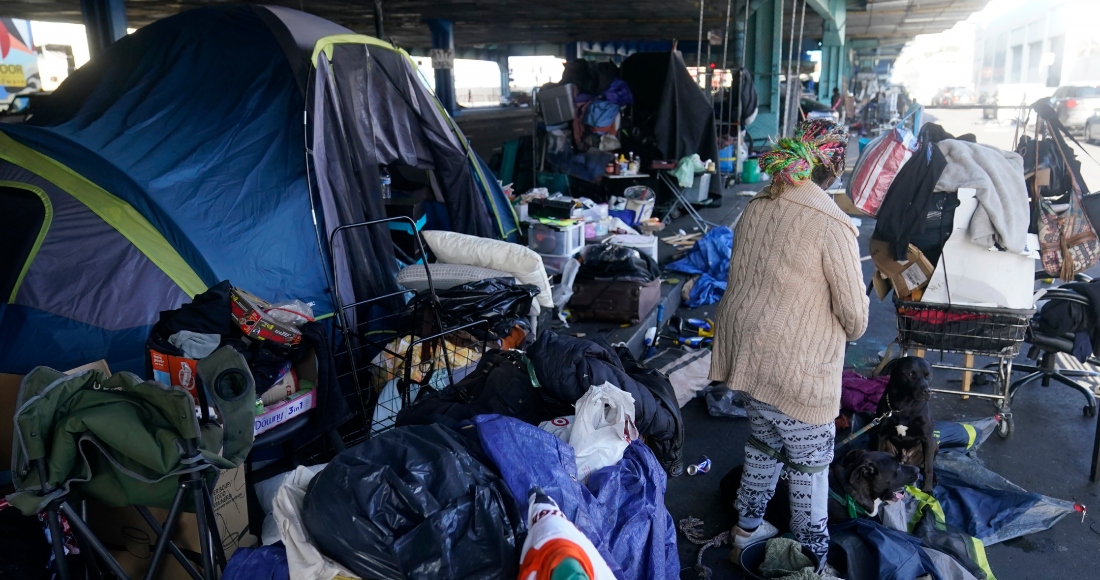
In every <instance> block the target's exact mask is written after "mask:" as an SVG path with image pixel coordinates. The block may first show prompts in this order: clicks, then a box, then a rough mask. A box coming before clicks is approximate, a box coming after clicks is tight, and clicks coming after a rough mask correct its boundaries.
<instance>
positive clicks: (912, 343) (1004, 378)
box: [894, 300, 1035, 439]
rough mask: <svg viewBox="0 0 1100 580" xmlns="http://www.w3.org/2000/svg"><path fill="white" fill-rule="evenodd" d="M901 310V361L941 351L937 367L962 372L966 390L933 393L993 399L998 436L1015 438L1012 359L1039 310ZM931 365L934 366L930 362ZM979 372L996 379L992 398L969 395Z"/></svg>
mask: <svg viewBox="0 0 1100 580" xmlns="http://www.w3.org/2000/svg"><path fill="white" fill-rule="evenodd" d="M894 306H895V308H896V310H897V323H898V344H899V345H900V346H901V351H902V356H905V355H907V354H909V352H910V351H913V352H914V353H915V354H917V355H918V356H924V354H925V351H929V350H931V351H939V352H940V357H939V362H936V363H932V366H933V367H934V368H938V369H947V370H955V371H962V373H963V384H962V389H961V390H951V389H932V391H933V392H936V393H945V394H950V395H959V396H961V397H962V398H964V399H965V398H968V397H970V396H974V397H980V398H984V399H991V400H993V402H994V404H995V405H996V406H997V408H998V409H999V415H1000V417H1001V421H1000V423H999V426H998V429H997V433H998V435H1000V436H1001V437H1002V438H1006V439H1007V438H1008V437H1009V436H1011V435H1012V431H1013V422H1012V411H1011V409H1010V406H1009V403H1010V398H1009V377H1010V376H1011V375H1012V360H1013V359H1014V358H1016V355H1018V354H1019V353H1020V345H1021V344H1022V343H1023V341H1024V336H1025V333H1026V331H1027V327H1028V321H1029V320H1031V317H1032V316H1033V315H1034V314H1035V311H1034V310H1012V309H1008V308H986V307H978V306H960V305H954V304H933V303H927V302H909V301H905V300H895V301H894ZM945 353H959V354H962V355H963V364H962V365H961V366H960V365H954V364H949V363H946V362H944V359H943V355H944V354H945ZM975 356H981V357H989V358H993V359H996V362H995V363H993V364H990V365H987V366H984V367H981V368H978V367H975V366H974V357H975ZM929 362H931V361H929ZM974 373H979V374H984V375H992V376H994V377H995V386H994V389H993V393H978V392H972V391H971V390H970V384H971V379H972V377H973V374H974Z"/></svg>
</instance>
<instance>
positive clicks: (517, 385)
mask: <svg viewBox="0 0 1100 580" xmlns="http://www.w3.org/2000/svg"><path fill="white" fill-rule="evenodd" d="M533 375H534V370H532V366H531V361H530V360H528V358H527V356H526V355H524V354H523V353H522V352H520V351H516V350H499V349H493V350H490V351H487V352H486V353H485V354H484V355H482V357H481V360H479V361H478V363H477V369H475V370H474V371H473V372H472V373H470V374H468V375H466V377H465V378H464V379H462V380H461V381H459V382H457V383H455V384H454V385H451V386H449V387H447V388H445V389H442V390H440V391H437V390H435V389H433V388H431V387H421V388H420V392H419V393H417V396H416V401H414V402H413V404H412V405H410V406H408V407H406V408H404V409H402V410H401V412H399V413H398V414H397V423H396V424H397V426H398V427H401V426H404V425H430V424H432V423H435V422H437V421H438V420H439V417H447V418H449V419H452V420H454V421H466V420H469V419H473V418H474V417H475V416H477V415H490V414H496V415H504V416H506V417H515V418H516V419H519V420H520V421H523V422H525V423H530V424H532V425H538V424H539V423H541V422H542V421H549V420H550V419H553V418H555V417H561V416H563V415H571V414H572V413H573V411H572V407H571V406H569V405H565V404H561V403H558V402H556V401H554V400H552V399H549V398H548V397H543V395H544V394H545V393H546V390H545V389H540V388H538V387H537V386H536V384H535V383H534V381H532V379H531V377H532V376H533Z"/></svg>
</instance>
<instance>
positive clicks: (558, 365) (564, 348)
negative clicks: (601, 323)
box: [527, 331, 684, 473]
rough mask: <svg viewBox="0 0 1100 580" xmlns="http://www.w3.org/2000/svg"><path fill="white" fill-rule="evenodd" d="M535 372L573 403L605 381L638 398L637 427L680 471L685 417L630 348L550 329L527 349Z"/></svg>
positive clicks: (555, 394) (668, 388) (669, 466)
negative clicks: (616, 348) (616, 347)
mask: <svg viewBox="0 0 1100 580" xmlns="http://www.w3.org/2000/svg"><path fill="white" fill-rule="evenodd" d="M527 354H528V357H529V358H530V359H531V363H532V365H533V367H534V370H535V374H536V376H537V377H538V380H539V383H540V385H541V387H542V388H543V389H545V390H546V391H547V393H548V394H549V396H550V397H551V398H552V399H554V400H557V401H559V402H562V403H566V404H572V403H575V402H576V401H577V400H578V399H580V398H581V396H583V395H584V394H585V392H587V391H588V389H589V388H590V387H591V386H592V385H600V384H603V383H605V382H607V383H611V384H612V385H615V386H616V387H619V388H620V389H622V390H624V391H626V392H628V393H630V395H631V396H632V397H634V424H635V426H637V428H638V432H639V433H641V434H642V435H645V436H647V437H649V438H650V441H651V445H652V446H653V447H654V450H655V451H656V452H657V456H658V459H659V460H660V461H661V464H662V466H664V467H665V469H666V470H668V471H670V472H671V473H678V470H679V468H680V466H681V464H682V454H683V445H684V427H683V419H682V418H681V416H680V407H679V405H677V404H676V393H675V392H674V391H673V389H672V385H671V384H670V383H669V382H668V379H666V378H665V377H663V376H662V375H661V374H660V373H658V372H657V371H655V370H651V369H647V368H645V366H643V365H642V364H641V363H639V362H638V361H637V360H635V359H634V357H633V356H632V355H631V354H630V352H629V350H627V349H625V348H622V349H619V350H618V351H616V350H615V349H613V348H612V347H611V346H610V345H609V344H607V342H606V341H603V340H598V341H592V340H586V339H583V338H576V337H572V336H566V335H559V334H556V333H554V332H550V331H547V332H546V333H544V334H543V335H542V336H541V337H540V338H539V339H538V340H537V341H535V344H533V345H532V346H531V348H530V349H529V350H528V351H527Z"/></svg>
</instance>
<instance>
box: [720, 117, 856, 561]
mask: <svg viewBox="0 0 1100 580" xmlns="http://www.w3.org/2000/svg"><path fill="white" fill-rule="evenodd" d="M847 143H848V134H847V132H846V131H844V130H843V129H842V128H840V127H838V126H837V125H835V124H834V123H832V122H831V121H822V120H818V121H812V122H804V123H802V124H801V125H799V128H798V130H797V132H796V133H795V137H794V138H793V139H782V140H780V141H779V144H778V147H777V148H776V149H775V150H774V151H771V152H769V153H766V154H765V155H763V156H762V157H761V158H760V165H761V168H762V169H763V170H764V171H765V172H767V173H768V174H769V175H771V176H772V180H773V181H772V184H771V186H769V187H767V188H765V189H764V190H763V191H761V192H760V193H759V194H758V195H757V196H756V197H754V198H753V199H752V200H751V201H749V204H748V207H746V208H745V212H744V215H742V217H741V221H740V223H738V225H737V232H736V235H735V243H734V248H733V258H732V260H731V262H730V271H729V282H728V285H727V288H726V292H725V295H724V296H723V298H722V302H721V303H720V304H719V305H718V312H717V314H716V320H715V336H714V354H713V356H712V357H711V367H710V378H711V379H712V380H716V381H722V382H724V383H726V384H727V385H728V386H729V388H730V389H733V390H736V391H741V392H742V393H744V394H745V395H747V397H746V405H745V407H746V409H747V410H748V413H749V419H750V420H751V423H752V435H753V437H754V438H755V439H756V440H757V442H759V443H763V444H764V445H766V446H768V447H771V448H772V449H774V450H776V451H778V452H781V453H783V454H784V455H785V456H786V457H787V458H789V459H790V461H792V462H793V463H796V464H799V465H803V466H808V467H811V468H812V467H821V466H825V467H826V469H824V470H821V471H818V472H817V473H805V472H802V471H798V470H795V469H788V475H789V479H790V488H791V493H790V496H791V531H792V532H793V533H794V535H795V537H796V538H797V539H798V540H799V541H800V542H801V543H802V544H803V545H805V546H807V547H808V548H810V550H812V551H813V552H814V553H815V554H817V556H818V558H819V560H820V563H821V566H824V564H825V555H826V552H827V551H828V544H829V532H828V529H827V527H826V526H827V524H828V492H829V482H828V470H827V466H828V465H829V463H830V462H831V461H832V458H833V438H834V435H835V433H836V428H835V426H834V424H833V421H834V419H836V416H837V415H838V414H839V412H840V375H841V370H842V367H843V365H844V347H845V344H846V342H847V341H849V340H855V339H856V338H859V337H860V336H861V335H862V334H863V332H864V330H866V328H867V305H868V301H867V296H866V294H865V293H864V288H865V286H864V283H863V273H862V268H861V266H860V261H859V247H858V244H857V242H856V230H855V228H854V227H853V226H852V222H851V220H850V219H849V218H848V216H847V215H845V214H844V212H843V211H841V210H840V208H839V207H837V205H836V204H835V203H834V202H833V200H832V199H831V198H830V197H829V196H828V194H826V193H825V191H824V190H823V188H825V187H828V186H829V184H831V183H832V182H833V181H835V180H836V177H837V176H838V175H839V174H840V173H841V172H842V171H843V170H844V156H845V148H846V147H847ZM782 470H783V465H782V464H780V463H779V462H778V461H776V460H775V459H773V458H772V457H771V456H769V455H768V454H766V453H763V452H761V451H760V450H759V449H758V448H757V447H754V446H753V445H751V444H750V445H746V446H745V473H744V476H743V477H742V479H741V488H740V491H739V492H738V496H737V501H736V503H735V507H736V508H737V511H738V514H739V516H740V519H739V520H738V524H737V525H736V526H734V528H733V530H732V532H731V535H732V539H733V545H734V549H733V552H731V554H730V557H731V559H733V560H734V562H736V561H737V557H738V556H739V554H740V551H741V549H742V548H744V547H745V546H747V545H749V544H751V543H753V542H756V541H760V540H764V539H767V538H768V537H771V536H773V535H775V528H774V527H773V526H771V525H770V524H768V523H767V522H764V521H763V515H764V508H765V506H766V505H767V503H768V500H770V499H771V496H772V494H774V492H775V484H776V482H777V481H778V479H779V476H780V473H781V472H782ZM810 471H813V470H812V469H811V470H810Z"/></svg>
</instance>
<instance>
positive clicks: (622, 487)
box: [474, 415, 680, 580]
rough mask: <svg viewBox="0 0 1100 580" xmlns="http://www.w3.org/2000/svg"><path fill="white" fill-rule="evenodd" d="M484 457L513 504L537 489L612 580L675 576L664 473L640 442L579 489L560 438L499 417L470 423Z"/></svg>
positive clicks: (677, 561) (574, 467) (566, 447)
mask: <svg viewBox="0 0 1100 580" xmlns="http://www.w3.org/2000/svg"><path fill="white" fill-rule="evenodd" d="M474 423H475V424H476V425H477V432H478V436H479V438H480V439H481V443H482V447H484V449H485V452H486V453H487V454H488V455H489V457H490V458H491V459H492V460H493V462H494V463H496V465H497V469H498V470H499V471H500V473H501V477H502V478H503V479H504V482H505V484H506V485H507V486H508V489H509V490H510V491H511V492H512V495H513V496H514V497H516V498H517V499H521V498H526V497H527V495H528V493H529V492H530V491H531V489H532V488H534V487H536V486H537V487H541V488H542V489H543V490H545V491H546V493H547V495H549V496H550V497H552V498H554V501H556V502H557V504H558V506H559V507H560V508H561V511H562V513H564V514H565V517H567V518H569V520H570V521H571V522H573V524H575V525H576V526H577V529H579V530H580V531H581V532H583V533H584V535H586V536H588V539H589V540H592V543H593V544H595V546H596V548H597V549H598V550H599V551H600V554H601V555H602V556H603V558H604V560H606V561H607V564H608V566H610V567H611V570H612V571H613V572H614V573H615V575H616V577H617V578H621V579H624V580H626V579H634V578H646V579H652V580H660V579H673V578H679V577H680V559H679V555H678V554H677V551H676V528H675V526H674V525H673V522H672V516H671V515H669V513H668V510H667V509H665V484H666V482H667V480H666V479H665V473H664V471H662V470H661V466H660V465H659V464H658V463H657V459H656V458H655V457H654V456H653V452H652V451H650V450H649V448H648V447H646V446H645V445H644V444H643V443H641V442H640V441H635V442H633V443H631V444H630V446H629V447H627V449H626V452H625V453H624V454H623V459H622V461H620V462H619V463H617V464H615V465H612V466H608V467H605V468H603V469H600V470H598V471H596V472H595V473H593V474H592V475H591V476H590V477H589V480H588V485H587V486H585V485H582V484H580V483H578V482H577V462H576V458H575V456H574V455H573V448H572V447H570V446H569V444H567V443H564V442H562V441H561V440H560V439H558V438H557V437H555V436H553V435H551V434H550V433H547V432H546V431H543V430H542V429H539V428H538V427H535V426H532V425H528V424H526V423H523V422H521V421H519V420H517V419H513V418H510V417H502V416H500V415H481V416H479V417H475V418H474Z"/></svg>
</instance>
